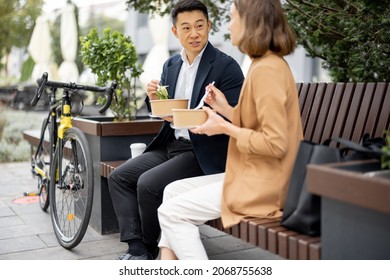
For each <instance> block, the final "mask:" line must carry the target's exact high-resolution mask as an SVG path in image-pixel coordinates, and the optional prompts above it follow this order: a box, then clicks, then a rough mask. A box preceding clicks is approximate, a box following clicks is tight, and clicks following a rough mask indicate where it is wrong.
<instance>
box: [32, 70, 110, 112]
mask: <svg viewBox="0 0 390 280" xmlns="http://www.w3.org/2000/svg"><path fill="white" fill-rule="evenodd" d="M37 84H38V88H37V90H36V92H35V95H34V98H33V99H32V100H31V102H30V104H31V106H32V107H34V106H35V105H36V104H37V103H38V101H39V99H40V98H41V96H42V93H43V90H44V89H45V88H46V87H51V88H63V89H68V90H80V89H81V90H88V91H93V92H104V93H105V95H106V97H107V99H106V102H105V103H104V104H103V106H102V107H101V108H99V113H103V112H104V111H106V110H107V109H108V107H110V105H111V101H112V95H113V94H114V91H115V89H116V86H117V83H116V82H112V83H111V85H110V86H107V87H98V86H88V85H80V84H76V83H63V82H55V81H49V80H48V74H47V73H46V72H44V73H43V74H42V77H41V78H40V79H37Z"/></svg>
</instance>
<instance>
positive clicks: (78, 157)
mask: <svg viewBox="0 0 390 280" xmlns="http://www.w3.org/2000/svg"><path fill="white" fill-rule="evenodd" d="M61 148H62V149H63V153H62V157H61V158H60V155H59V153H60V150H61ZM59 160H60V161H59ZM51 178H52V180H51V184H50V210H51V218H52V224H53V228H54V232H55V235H56V237H57V240H58V242H59V243H60V244H61V246H62V247H64V248H66V249H72V248H74V247H75V246H77V245H78V244H79V243H80V241H81V240H82V239H83V237H84V234H85V232H86V230H87V227H88V223H89V218H90V216H91V210H92V201H93V166H92V157H91V153H90V151H89V147H88V142H87V139H86V137H85V135H84V133H83V132H81V131H80V130H79V129H78V128H69V129H68V130H67V131H66V132H65V134H64V139H63V142H62V147H60V145H58V147H57V149H56V153H55V157H54V160H53V165H52V166H51ZM54 178H55V179H54Z"/></svg>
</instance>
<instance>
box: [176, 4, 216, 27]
mask: <svg viewBox="0 0 390 280" xmlns="http://www.w3.org/2000/svg"><path fill="white" fill-rule="evenodd" d="M197 10H198V11H201V12H202V13H203V14H204V16H205V17H206V19H207V20H209V14H208V11H207V7H206V6H205V5H204V4H203V3H202V2H201V1H198V0H180V1H179V2H177V3H176V5H175V7H174V8H173V10H172V14H171V16H172V23H173V25H174V26H176V21H177V15H178V14H180V13H184V12H192V11H197Z"/></svg>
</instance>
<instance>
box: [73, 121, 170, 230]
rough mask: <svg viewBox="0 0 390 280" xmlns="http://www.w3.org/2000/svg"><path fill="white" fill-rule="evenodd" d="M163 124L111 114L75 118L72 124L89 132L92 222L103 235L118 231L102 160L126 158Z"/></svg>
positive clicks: (92, 225)
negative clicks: (122, 119)
mask: <svg viewBox="0 0 390 280" xmlns="http://www.w3.org/2000/svg"><path fill="white" fill-rule="evenodd" d="M162 123H163V121H162V120H156V119H150V118H147V117H145V118H140V119H137V120H134V121H126V122H114V121H113V118H112V117H77V118H75V119H74V120H73V125H74V126H75V127H78V128H79V129H81V130H82V131H83V132H84V133H85V134H86V136H87V140H88V144H89V146H90V150H91V153H92V159H93V168H94V182H95V186H94V187H95V192H94V201H93V207H92V214H91V220H90V223H89V224H90V226H91V227H92V228H93V229H95V230H96V231H97V232H99V233H100V234H109V233H116V232H118V231H119V229H118V221H117V218H116V216H115V212H114V209H113V206H112V201H111V196H110V193H109V191H108V183H107V179H106V178H102V177H101V176H100V174H101V172H100V162H102V161H116V160H127V159H128V158H130V155H131V153H130V145H131V144H132V143H138V142H142V143H145V144H149V143H150V141H151V140H152V139H153V138H154V137H155V136H156V135H157V133H158V132H159V130H160V128H161V125H162Z"/></svg>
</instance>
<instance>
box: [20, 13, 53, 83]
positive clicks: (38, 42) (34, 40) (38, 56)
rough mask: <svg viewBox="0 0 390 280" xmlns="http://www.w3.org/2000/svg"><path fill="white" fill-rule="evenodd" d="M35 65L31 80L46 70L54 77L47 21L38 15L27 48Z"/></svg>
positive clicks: (34, 79)
mask: <svg viewBox="0 0 390 280" xmlns="http://www.w3.org/2000/svg"><path fill="white" fill-rule="evenodd" d="M27 50H28V52H29V53H30V55H31V57H32V59H33V60H34V62H35V66H34V69H33V72H32V75H31V79H32V81H33V82H35V81H36V79H38V78H40V77H41V76H42V73H43V72H47V73H48V74H49V77H51V78H53V76H54V77H55V75H54V74H55V67H54V64H53V63H52V50H51V37H50V31H49V21H48V18H47V17H45V16H42V15H41V16H39V17H38V18H37V20H36V23H35V27H34V30H33V33H32V35H31V40H30V43H29V45H28V48H27Z"/></svg>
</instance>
